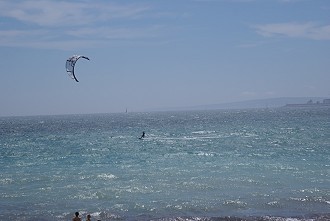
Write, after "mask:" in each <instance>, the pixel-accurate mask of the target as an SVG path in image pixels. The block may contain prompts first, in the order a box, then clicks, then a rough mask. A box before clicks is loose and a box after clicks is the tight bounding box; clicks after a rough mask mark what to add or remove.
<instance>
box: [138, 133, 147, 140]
mask: <svg viewBox="0 0 330 221" xmlns="http://www.w3.org/2000/svg"><path fill="white" fill-rule="evenodd" d="M145 135H146V133H145V132H144V131H143V132H142V136H141V137H140V138H139V139H140V140H141V139H143V138H144V137H145Z"/></svg>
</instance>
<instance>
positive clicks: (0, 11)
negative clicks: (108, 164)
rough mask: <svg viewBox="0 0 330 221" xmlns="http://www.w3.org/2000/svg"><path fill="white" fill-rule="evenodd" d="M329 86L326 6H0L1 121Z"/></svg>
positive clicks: (311, 2) (52, 0) (231, 1)
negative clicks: (68, 65)
mask: <svg viewBox="0 0 330 221" xmlns="http://www.w3.org/2000/svg"><path fill="white" fill-rule="evenodd" d="M75 54H77V55H85V56H87V57H89V58H90V61H88V60H84V59H80V60H79V61H78V62H77V63H76V67H75V68H76V69H75V73H76V76H77V78H78V80H79V83H77V82H75V81H74V80H72V79H71V78H70V77H69V76H68V74H67V73H66V69H65V62H66V59H68V58H69V57H70V56H72V55H75ZM329 82H330V1H328V0H125V1H123V0H117V1H112V0H72V1H62V0H24V1H23V0H22V1H21V0H0V116H26V115H55V114H85V113H116V112H124V111H125V110H126V108H127V109H128V111H129V112H134V111H145V110H149V109H161V108H168V107H171V108H172V107H185V106H195V105H208V104H218V103H227V102H237V101H246V100H254V99H266V98H276V97H318V96H320V97H330V84H329Z"/></svg>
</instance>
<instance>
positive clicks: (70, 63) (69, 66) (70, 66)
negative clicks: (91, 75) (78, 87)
mask: <svg viewBox="0 0 330 221" xmlns="http://www.w3.org/2000/svg"><path fill="white" fill-rule="evenodd" d="M79 58H85V59H87V60H89V58H88V57H86V56H82V55H73V56H72V57H70V58H68V60H66V64H65V67H66V72H67V73H68V75H69V76H70V77H71V78H72V79H74V80H76V81H77V82H79V81H78V79H77V78H76V75H75V74H74V67H75V65H76V62H77V61H78V60H79Z"/></svg>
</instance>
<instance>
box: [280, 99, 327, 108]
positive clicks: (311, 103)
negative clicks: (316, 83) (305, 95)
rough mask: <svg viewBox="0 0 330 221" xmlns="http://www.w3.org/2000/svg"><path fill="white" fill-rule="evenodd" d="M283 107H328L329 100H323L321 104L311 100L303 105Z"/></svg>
mask: <svg viewBox="0 0 330 221" xmlns="http://www.w3.org/2000/svg"><path fill="white" fill-rule="evenodd" d="M284 107H295V108H296V107H330V99H323V101H322V102H320V101H316V102H314V101H313V100H312V99H310V100H309V101H307V103H305V104H286V105H285V106H284Z"/></svg>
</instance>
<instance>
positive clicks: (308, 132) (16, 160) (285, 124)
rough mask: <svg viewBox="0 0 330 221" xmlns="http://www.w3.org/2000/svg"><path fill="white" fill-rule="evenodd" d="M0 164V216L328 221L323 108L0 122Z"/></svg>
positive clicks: (328, 139)
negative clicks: (76, 213)
mask: <svg viewBox="0 0 330 221" xmlns="http://www.w3.org/2000/svg"><path fill="white" fill-rule="evenodd" d="M142 131H145V132H146V137H145V139H142V140H140V139H138V138H139V137H140V136H141V134H142ZM0 168H1V175H0V220H71V219H72V217H73V214H74V212H76V211H79V212H80V214H81V217H82V218H83V220H85V218H86V215H87V214H91V215H92V219H93V220H96V219H101V220H180V219H183V218H186V219H187V220H189V219H190V220H198V219H202V218H204V219H207V218H208V219H210V220H220V219H221V217H222V218H223V217H227V219H228V220H231V219H234V218H231V219H229V218H228V216H230V217H241V218H246V219H250V220H255V219H265V220H275V219H278V218H277V217H284V218H287V219H288V218H289V217H291V218H292V217H298V220H305V219H308V218H315V217H319V220H327V217H328V218H329V217H330V216H329V214H330V109H329V108H320V109H284V108H283V109H266V110H261V109H260V110H230V111H199V112H198V111H194V112H154V113H127V114H126V113H123V114H94V115H63V116H34V117H6V118H5V117H3V118H0ZM212 217H213V218H212ZM216 217H218V218H216ZM256 217H258V218H256ZM320 217H323V218H320ZM315 219H317V218H315Z"/></svg>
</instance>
